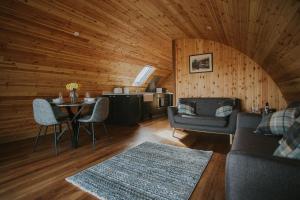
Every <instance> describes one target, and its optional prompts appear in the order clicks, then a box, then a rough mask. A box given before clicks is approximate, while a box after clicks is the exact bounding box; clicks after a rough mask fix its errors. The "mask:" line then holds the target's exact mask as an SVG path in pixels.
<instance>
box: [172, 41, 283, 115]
mask: <svg viewBox="0 0 300 200" xmlns="http://www.w3.org/2000/svg"><path fill="white" fill-rule="evenodd" d="M175 49H176V96H177V98H180V97H237V98H239V99H241V100H242V108H243V110H245V111H250V110H251V107H252V106H256V105H257V106H258V107H262V106H263V105H264V104H265V103H266V102H269V103H270V106H271V107H273V108H277V109H281V108H284V107H286V101H285V99H284V98H283V97H282V94H281V92H280V90H279V89H278V87H277V85H276V84H275V83H274V81H273V80H272V79H271V78H270V77H269V75H268V74H267V73H266V72H265V71H264V70H263V69H262V68H261V67H260V66H259V65H258V64H257V63H255V62H254V61H253V60H252V59H250V58H249V57H248V56H246V55H245V54H243V53H241V52H240V51H238V50H236V49H234V48H232V47H229V46H226V45H224V44H221V43H218V42H214V41H210V40H202V39H180V40H176V42H175ZM208 52H212V53H213V72H208V73H196V74H190V73H189V67H188V66H189V55H194V54H202V53H208Z"/></svg>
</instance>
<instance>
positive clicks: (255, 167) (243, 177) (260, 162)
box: [225, 151, 300, 200]
mask: <svg viewBox="0 0 300 200" xmlns="http://www.w3.org/2000/svg"><path fill="white" fill-rule="evenodd" d="M225 176H226V181H225V187H226V199H227V200H240V199H243V200H257V199H264V200H269V199H270V200H271V199H276V200H281V199H282V200H283V199H298V198H299V197H300V190H299V188H300V181H299V180H300V162H299V161H298V160H290V159H285V158H279V157H273V156H262V155H253V154H249V153H246V152H241V151H231V152H229V154H228V155H227V160H226V175H225Z"/></svg>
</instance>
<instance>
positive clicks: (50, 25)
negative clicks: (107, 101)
mask: <svg viewBox="0 0 300 200" xmlns="http://www.w3.org/2000/svg"><path fill="white" fill-rule="evenodd" d="M105 9H107V10H106V11H105V12H107V11H108V10H109V9H110V10H111V9H112V7H111V6H110V5H108V4H102V5H101V7H95V6H93V5H92V1H91V2H90V3H88V2H86V1H78V2H76V3H73V2H72V1H68V2H67V1H61V2H59V1H56V2H50V1H28V2H22V1H1V5H0V80H1V81H0V113H1V114H0V127H1V129H0V143H3V142H8V141H12V140H19V139H23V138H27V137H32V136H35V135H36V133H37V126H36V124H35V122H34V120H33V115H32V100H33V99H34V98H37V97H42V98H46V97H50V98H53V97H57V96H58V93H59V92H64V96H65V97H67V96H68V92H67V91H66V90H65V84H66V83H68V82H73V81H76V82H78V83H79V84H80V86H81V88H80V90H79V94H80V95H81V96H83V95H84V93H85V92H90V93H91V95H93V96H96V95H99V94H101V93H102V91H112V89H113V87H115V86H121V87H130V88H131V90H132V91H135V90H136V88H133V87H131V85H132V83H133V80H134V79H135V77H136V75H137V74H138V73H139V71H140V70H141V69H142V67H143V66H144V65H146V64H151V65H153V66H154V67H155V68H156V71H155V73H154V75H157V76H160V77H161V78H165V77H168V76H169V74H170V73H171V72H172V54H171V52H172V49H171V48H172V44H171V39H168V38H167V37H166V36H165V35H159V34H153V33H152V32H148V34H149V35H147V34H146V33H144V32H142V31H138V29H139V27H138V25H137V24H135V22H134V21H132V22H130V20H129V19H128V18H124V17H123V16H119V17H118V18H116V16H112V15H108V14H107V13H104V10H105ZM120 9H121V8H120ZM118 14H120V15H121V14H122V13H121V12H120V13H118ZM75 31H78V32H79V33H80V35H79V37H75V36H74V35H73V33H74V32H75ZM150 35H151V37H150ZM145 86H146V84H145V85H144V86H142V87H141V90H143V89H144V88H145Z"/></svg>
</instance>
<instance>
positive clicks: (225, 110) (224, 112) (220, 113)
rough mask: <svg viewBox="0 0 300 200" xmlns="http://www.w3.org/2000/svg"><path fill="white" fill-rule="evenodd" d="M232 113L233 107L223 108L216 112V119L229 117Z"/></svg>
mask: <svg viewBox="0 0 300 200" xmlns="http://www.w3.org/2000/svg"><path fill="white" fill-rule="evenodd" d="M231 113H232V106H221V107H220V108H217V110H216V117H227V116H229V115H230V114H231Z"/></svg>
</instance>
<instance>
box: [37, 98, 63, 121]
mask: <svg viewBox="0 0 300 200" xmlns="http://www.w3.org/2000/svg"><path fill="white" fill-rule="evenodd" d="M32 105H33V116H34V120H35V122H36V123H38V124H40V125H44V126H49V125H54V124H57V123H58V122H57V120H56V118H55V115H54V112H53V110H52V107H51V105H50V103H49V102H48V101H47V100H45V99H34V100H33V102H32Z"/></svg>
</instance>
